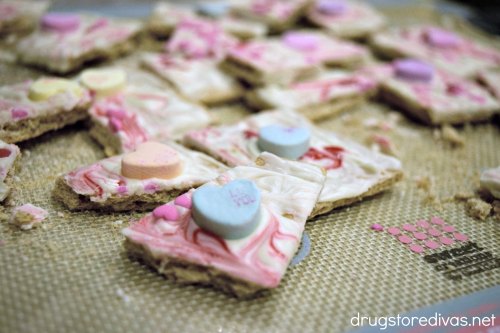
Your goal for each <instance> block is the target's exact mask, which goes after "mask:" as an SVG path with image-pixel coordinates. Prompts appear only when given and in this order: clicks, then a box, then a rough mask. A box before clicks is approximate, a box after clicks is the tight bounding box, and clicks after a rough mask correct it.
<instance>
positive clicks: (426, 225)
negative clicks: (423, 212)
mask: <svg viewBox="0 0 500 333" xmlns="http://www.w3.org/2000/svg"><path fill="white" fill-rule="evenodd" d="M417 225H418V226H419V227H421V228H424V229H427V228H429V222H427V221H426V220H418V221H417Z"/></svg>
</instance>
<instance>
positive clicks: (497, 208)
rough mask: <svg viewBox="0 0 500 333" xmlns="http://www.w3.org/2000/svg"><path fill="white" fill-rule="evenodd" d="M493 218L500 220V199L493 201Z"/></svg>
mask: <svg viewBox="0 0 500 333" xmlns="http://www.w3.org/2000/svg"><path fill="white" fill-rule="evenodd" d="M492 206H493V218H494V219H495V221H500V200H495V201H493V204H492Z"/></svg>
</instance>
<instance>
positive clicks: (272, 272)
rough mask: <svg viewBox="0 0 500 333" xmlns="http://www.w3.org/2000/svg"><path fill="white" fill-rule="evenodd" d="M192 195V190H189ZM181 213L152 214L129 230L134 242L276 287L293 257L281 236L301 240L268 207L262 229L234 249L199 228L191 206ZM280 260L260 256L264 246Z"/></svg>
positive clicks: (267, 252)
mask: <svg viewBox="0 0 500 333" xmlns="http://www.w3.org/2000/svg"><path fill="white" fill-rule="evenodd" d="M188 193H189V195H192V192H188ZM177 208H178V210H179V212H180V216H179V218H178V219H177V220H176V221H167V220H164V219H162V218H155V217H154V216H153V214H148V215H146V216H145V217H143V218H142V219H140V220H139V221H137V222H136V223H134V224H132V225H131V226H130V227H129V228H128V229H126V230H125V232H126V235H127V237H128V238H130V239H131V240H132V241H133V242H136V243H140V244H143V245H144V246H147V247H148V248H151V249H152V250H153V252H154V253H161V254H162V255H168V256H170V257H175V258H179V259H182V260H187V261H189V262H193V263H196V264H199V265H202V266H212V267H216V268H217V269H219V270H222V271H225V272H226V273H228V274H230V275H232V276H234V277H237V278H240V279H243V280H247V281H251V282H253V283H256V284H258V285H261V286H264V287H276V286H277V285H278V284H279V282H280V280H281V278H282V276H283V274H284V270H285V268H286V266H287V264H288V261H289V260H290V259H291V258H288V257H287V255H285V254H284V253H283V252H281V251H280V250H279V248H278V246H277V244H276V242H277V241H278V240H281V241H283V240H288V241H291V242H296V243H298V242H299V238H298V237H296V236H294V235H290V234H287V233H284V232H283V231H282V230H281V229H280V222H279V221H278V218H277V217H276V216H275V215H274V214H273V213H272V212H271V211H270V210H269V209H268V208H266V207H262V208H263V209H266V210H267V214H266V216H268V217H267V219H266V220H263V221H262V222H261V223H265V224H266V225H265V227H264V228H263V229H261V231H260V232H258V233H256V234H254V235H252V236H250V239H248V240H245V245H244V246H243V247H242V248H241V249H239V250H234V249H232V248H231V246H230V245H229V243H228V242H227V241H226V240H225V239H222V238H220V237H218V236H216V235H214V234H212V233H210V232H207V231H205V230H203V229H201V228H199V227H198V226H197V225H196V223H195V222H194V221H193V220H192V218H191V210H190V209H186V208H184V207H182V206H177ZM263 247H264V248H265V249H266V250H265V251H266V254H267V255H269V256H271V257H273V258H275V260H276V261H278V262H279V268H278V269H273V267H269V266H268V265H267V264H266V263H264V262H262V260H261V259H260V258H259V256H260V255H261V252H262V248H263Z"/></svg>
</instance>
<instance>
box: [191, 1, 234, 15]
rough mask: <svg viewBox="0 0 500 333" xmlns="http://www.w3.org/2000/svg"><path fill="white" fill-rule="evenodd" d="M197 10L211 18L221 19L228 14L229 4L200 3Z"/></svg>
mask: <svg viewBox="0 0 500 333" xmlns="http://www.w3.org/2000/svg"><path fill="white" fill-rule="evenodd" d="M197 10H198V11H199V12H200V13H201V14H203V15H206V16H211V17H221V16H224V15H226V14H227V13H228V11H229V4H227V3H226V2H207V3H200V4H198V6H197Z"/></svg>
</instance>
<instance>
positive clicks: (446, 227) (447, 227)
mask: <svg viewBox="0 0 500 333" xmlns="http://www.w3.org/2000/svg"><path fill="white" fill-rule="evenodd" d="M443 231H444V232H453V231H455V227H454V226H452V225H443Z"/></svg>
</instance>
